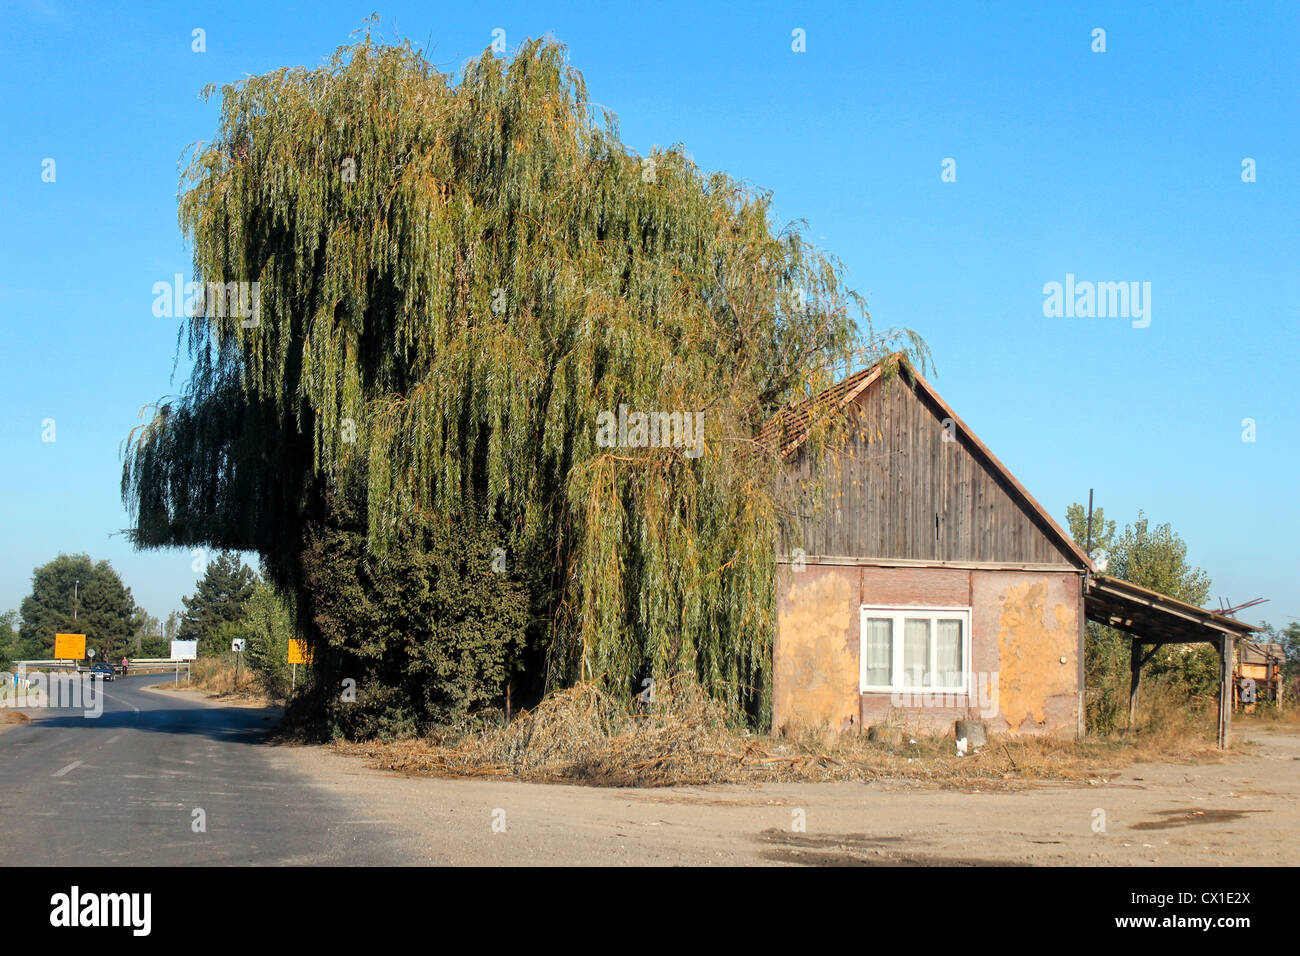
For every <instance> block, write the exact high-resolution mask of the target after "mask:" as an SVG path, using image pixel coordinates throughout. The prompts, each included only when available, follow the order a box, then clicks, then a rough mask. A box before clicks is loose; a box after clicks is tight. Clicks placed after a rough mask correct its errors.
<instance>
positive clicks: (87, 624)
mask: <svg viewBox="0 0 1300 956" xmlns="http://www.w3.org/2000/svg"><path fill="white" fill-rule="evenodd" d="M77 582H80V584H77ZM74 590H75V591H76V600H75V604H76V617H75V619H74V617H73V610H74V607H73V605H74ZM20 613H21V615H22V623H21V625H20V627H19V639H20V643H21V647H22V651H23V653H22V656H23V657H26V658H40V659H48V658H50V657H53V655H54V635H55V634H85V635H86V647H87V648H94V649H95V652H96V658H97V659H99V660H114V659H116V658H117V657H120V656H121V655H122V652H123V651H124V650H126V649H128V648H129V646H130V642H131V638H132V636H133V634H134V621H135V600H134V599H133V598H132V597H131V589H130V588H128V587H126V586H125V585H123V584H122V579H121V578H120V577H118V575H117V572H116V571H114V570H113V567H112V565H110V564H109V563H108V562H107V561H100V562H98V563H95V562H92V561H91V559H90V557H89V555H85V554H61V555H59V556H58V557H57V558H55V559H54V560H53V561H51V562H49V563H48V564H44V565H41V567H39V568H37V569H36V570H35V571H34V572H33V573H32V592H31V594H29V595H28V596H27V597H25V598H24V599H23V603H22V606H21V608H20Z"/></svg>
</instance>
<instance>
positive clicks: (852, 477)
mask: <svg viewBox="0 0 1300 956" xmlns="http://www.w3.org/2000/svg"><path fill="white" fill-rule="evenodd" d="M867 371H868V372H870V370H867ZM862 374H863V373H859V375H862ZM843 414H845V415H847V416H849V421H850V422H851V423H852V425H853V429H852V430H853V434H852V437H851V439H850V441H849V443H848V445H847V447H846V448H845V449H844V451H843V452H842V453H841V454H840V455H838V456H835V459H834V460H828V461H827V465H826V469H825V475H824V483H823V497H822V500H823V502H824V508H823V509H822V510H821V511H820V513H815V512H814V509H813V507H812V503H811V501H809V499H808V496H807V494H806V493H801V492H800V490H799V489H800V488H801V487H805V486H806V482H807V479H809V478H810V477H811V476H812V475H811V470H810V469H811V460H812V457H811V456H810V455H809V453H808V449H807V448H805V447H802V446H799V447H794V448H791V449H790V451H789V452H788V460H789V469H788V471H787V491H788V496H787V498H786V500H787V501H788V502H798V504H792V505H791V510H790V526H789V527H788V528H787V529H786V531H785V533H783V536H782V537H783V541H782V545H783V547H782V551H783V553H784V554H787V555H788V554H789V553H790V552H791V550H792V549H793V548H794V547H802V549H803V551H804V552H805V554H806V555H808V556H809V557H814V556H816V557H831V558H857V559H862V558H876V559H901V560H907V561H922V562H934V563H943V562H951V563H996V564H1045V565H1061V566H1067V567H1075V568H1086V567H1089V562H1088V560H1087V558H1086V556H1084V554H1083V551H1082V549H1080V548H1079V547H1078V545H1076V544H1075V543H1074V542H1073V541H1072V540H1071V539H1070V538H1069V537H1068V536H1067V535H1066V534H1065V532H1064V531H1062V530H1061V528H1060V527H1059V525H1057V524H1056V523H1055V522H1054V521H1053V520H1052V519H1051V517H1050V516H1049V515H1047V513H1046V512H1045V511H1043V509H1042V506H1041V505H1039V504H1038V503H1037V502H1036V501H1034V499H1033V498H1032V497H1031V496H1030V495H1029V493H1028V492H1027V491H1025V490H1024V488H1023V487H1022V486H1021V485H1020V484H1019V482H1018V481H1016V479H1015V478H1014V477H1013V476H1012V475H1011V474H1010V473H1009V472H1008V471H1007V470H1006V468H1005V467H1004V466H1003V465H1002V464H1001V463H1000V462H999V461H998V460H997V459H996V458H994V457H993V455H992V453H990V452H989V451H988V449H987V448H985V447H984V445H983V443H982V442H980V441H979V439H978V438H976V437H975V436H974V435H973V434H972V433H971V432H970V431H969V429H967V428H966V426H965V425H964V423H962V422H961V420H960V419H959V418H957V416H956V415H955V414H954V413H953V412H952V411H951V409H950V408H949V407H948V406H947V405H946V404H945V403H944V402H943V400H942V399H941V398H939V397H938V395H937V394H935V393H934V391H933V389H931V388H930V386H929V385H928V384H927V383H926V382H925V381H924V380H923V379H921V378H920V376H918V375H916V374H915V372H914V371H912V370H911V369H910V368H906V369H904V370H903V371H902V373H901V374H899V375H897V376H893V377H891V378H887V379H882V378H881V377H880V376H879V375H877V376H875V377H874V380H872V381H871V382H870V383H869V385H868V387H866V388H862V389H860V390H859V391H858V393H857V394H856V396H854V397H853V398H852V399H851V400H850V401H849V402H848V403H847V404H846V405H845V406H844V410H843ZM800 532H801V534H800Z"/></svg>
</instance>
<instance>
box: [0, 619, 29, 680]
mask: <svg viewBox="0 0 1300 956" xmlns="http://www.w3.org/2000/svg"><path fill="white" fill-rule="evenodd" d="M25 656H26V655H24V654H23V653H22V645H21V644H20V643H19V638H18V612H17V611H5V612H4V613H3V614H0V670H3V669H4V668H7V667H8V666H9V665H10V663H11V662H13V661H15V660H22V659H23V658H24V657H25Z"/></svg>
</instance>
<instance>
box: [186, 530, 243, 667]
mask: <svg viewBox="0 0 1300 956" xmlns="http://www.w3.org/2000/svg"><path fill="white" fill-rule="evenodd" d="M256 583H257V575H256V574H254V573H253V570H252V569H251V568H250V567H248V565H246V564H244V563H243V562H241V561H240V560H239V557H238V555H236V554H233V553H231V552H229V551H223V552H221V553H220V554H218V555H217V556H216V558H215V559H213V560H212V561H209V562H208V565H207V567H206V568H205V569H204V572H203V577H202V578H201V579H200V580H199V584H198V587H197V589H195V592H194V594H192V595H191V596H189V597H186V598H181V601H182V603H183V604H184V605H185V613H184V614H183V615H182V616H181V620H180V629H179V632H178V634H177V637H178V639H179V640H182V641H198V642H199V654H201V655H203V656H205V657H207V656H211V655H215V654H223V653H228V652H229V651H230V641H229V639H228V638H229V635H228V634H226V633H224V632H222V631H221V625H222V624H232V623H234V622H236V621H239V620H240V619H241V618H242V617H243V616H244V602H246V601H247V600H248V599H249V597H251V596H252V594H253V587H254V585H255V584H256Z"/></svg>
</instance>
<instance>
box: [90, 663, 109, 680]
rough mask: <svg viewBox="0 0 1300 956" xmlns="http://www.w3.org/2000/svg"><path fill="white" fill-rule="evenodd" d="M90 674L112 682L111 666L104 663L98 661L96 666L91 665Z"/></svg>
mask: <svg viewBox="0 0 1300 956" xmlns="http://www.w3.org/2000/svg"><path fill="white" fill-rule="evenodd" d="M90 673H91V674H92V675H94V674H98V675H99V676H100V677H102V678H104V680H112V679H113V665H112V664H109V663H106V662H104V661H100V662H99V663H98V664H91V665H90Z"/></svg>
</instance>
